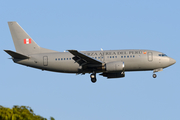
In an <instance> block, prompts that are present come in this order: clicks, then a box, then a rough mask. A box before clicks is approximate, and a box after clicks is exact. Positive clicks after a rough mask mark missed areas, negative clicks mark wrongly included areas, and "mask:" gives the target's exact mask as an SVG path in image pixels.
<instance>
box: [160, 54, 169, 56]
mask: <svg viewBox="0 0 180 120" xmlns="http://www.w3.org/2000/svg"><path fill="white" fill-rule="evenodd" d="M159 56H162V57H164V56H167V55H166V54H159Z"/></svg>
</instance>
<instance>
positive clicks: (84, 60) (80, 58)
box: [68, 50, 102, 65]
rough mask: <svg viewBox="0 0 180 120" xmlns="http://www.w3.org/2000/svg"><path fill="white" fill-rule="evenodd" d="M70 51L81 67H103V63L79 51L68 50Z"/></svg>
mask: <svg viewBox="0 0 180 120" xmlns="http://www.w3.org/2000/svg"><path fill="white" fill-rule="evenodd" d="M68 51H69V52H70V53H71V54H73V55H74V57H73V59H74V60H75V61H76V62H77V63H78V64H79V65H86V64H94V65H102V62H101V61H98V60H96V59H93V58H91V57H89V56H87V55H85V54H83V53H80V52H78V51H77V50H68Z"/></svg>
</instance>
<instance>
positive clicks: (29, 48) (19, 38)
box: [8, 22, 54, 55]
mask: <svg viewBox="0 0 180 120" xmlns="http://www.w3.org/2000/svg"><path fill="white" fill-rule="evenodd" d="M8 25H9V29H10V31H11V36H12V39H13V42H14V45H15V48H16V51H17V52H18V53H22V54H24V55H28V54H36V53H43V52H54V51H53V50H48V49H45V48H41V47H40V46H38V45H37V44H36V43H35V42H34V40H33V39H32V38H31V37H30V36H29V35H28V34H27V33H26V32H25V31H24V30H23V28H22V27H21V26H20V25H19V24H18V23H17V22H8Z"/></svg>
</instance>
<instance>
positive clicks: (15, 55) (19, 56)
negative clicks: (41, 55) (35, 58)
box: [4, 50, 29, 59]
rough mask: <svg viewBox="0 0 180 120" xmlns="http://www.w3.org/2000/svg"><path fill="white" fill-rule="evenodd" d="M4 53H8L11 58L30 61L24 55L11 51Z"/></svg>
mask: <svg viewBox="0 0 180 120" xmlns="http://www.w3.org/2000/svg"><path fill="white" fill-rule="evenodd" d="M4 51H5V52H6V53H8V54H9V55H10V56H12V57H13V58H16V59H29V57H28V56H26V55H22V54H20V53H17V52H14V51H11V50H4Z"/></svg>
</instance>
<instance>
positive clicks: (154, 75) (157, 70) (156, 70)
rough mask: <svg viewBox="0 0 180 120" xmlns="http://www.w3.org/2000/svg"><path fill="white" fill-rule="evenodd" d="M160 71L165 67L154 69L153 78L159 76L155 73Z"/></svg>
mask: <svg viewBox="0 0 180 120" xmlns="http://www.w3.org/2000/svg"><path fill="white" fill-rule="evenodd" d="M160 71H163V68H158V69H154V70H153V78H156V77H157V75H156V74H155V72H160Z"/></svg>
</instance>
